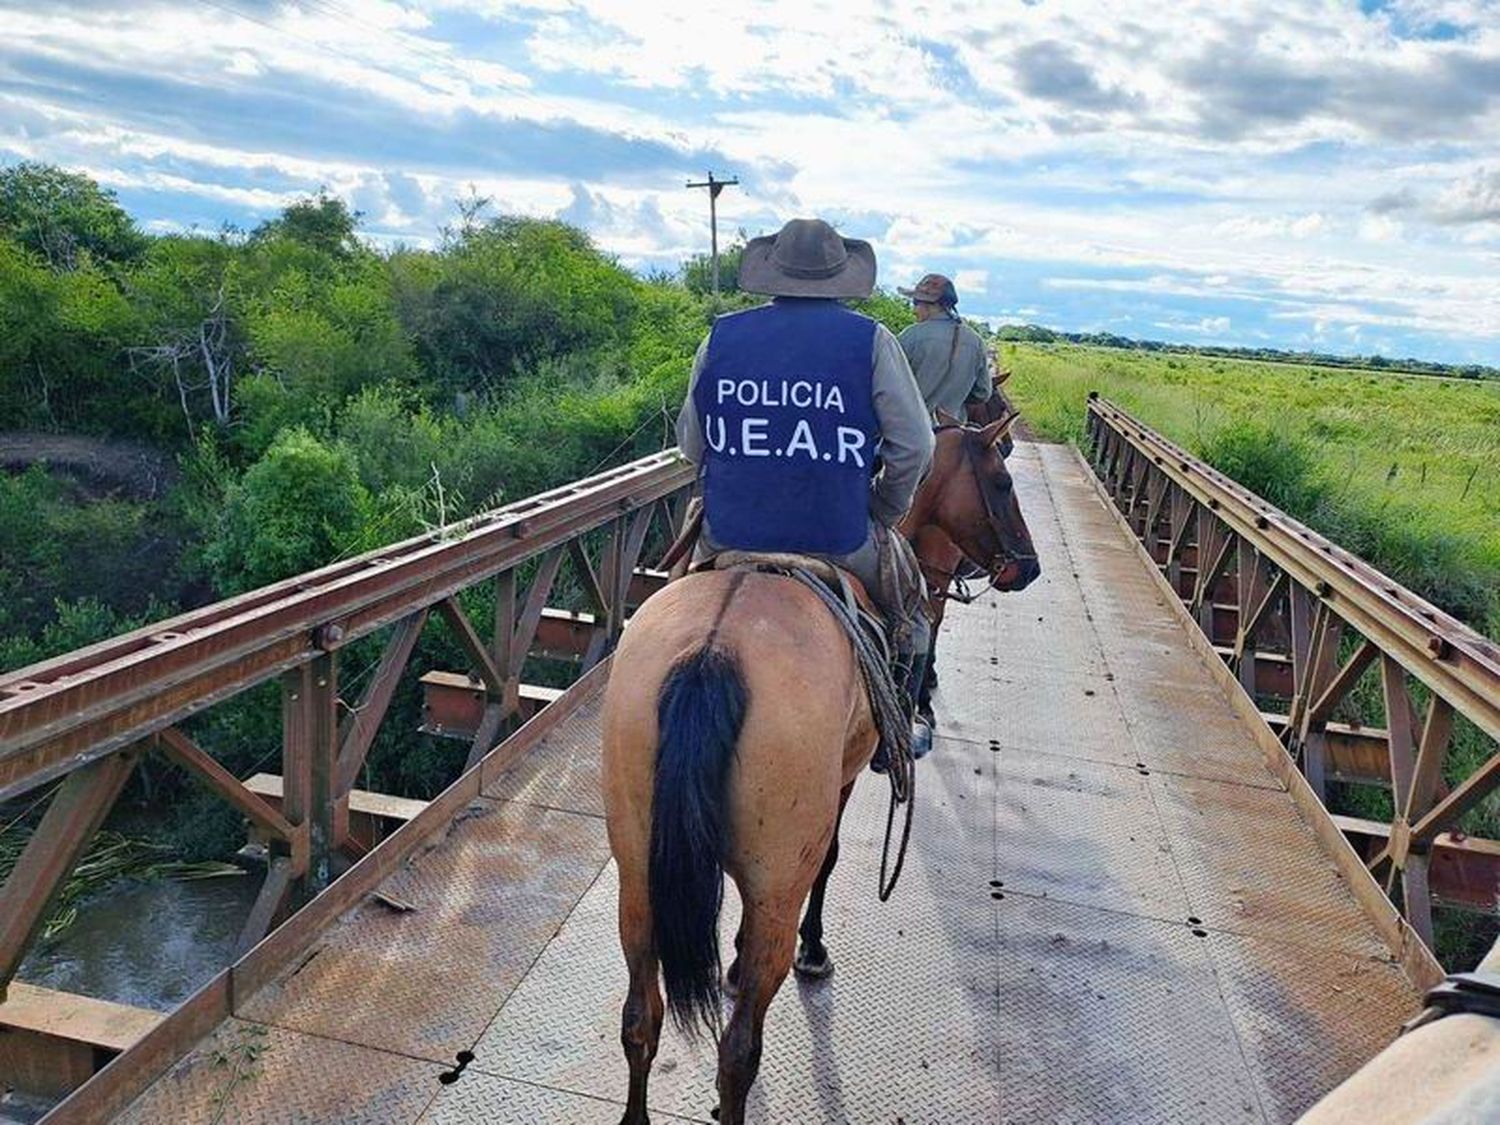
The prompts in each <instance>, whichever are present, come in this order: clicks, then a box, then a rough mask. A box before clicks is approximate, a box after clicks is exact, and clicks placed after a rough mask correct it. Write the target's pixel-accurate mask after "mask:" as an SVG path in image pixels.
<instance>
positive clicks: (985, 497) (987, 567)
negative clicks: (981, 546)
mask: <svg viewBox="0 0 1500 1125" xmlns="http://www.w3.org/2000/svg"><path fill="white" fill-rule="evenodd" d="M945 430H958V431H959V432H960V434H961V435H963V436H962V437H961V439H960V440H961V448H962V450H963V455H964V463H965V464H967V465H968V467H969V472H970V473H972V474H973V476H974V487H975V488H977V489H978V490H979V502H980V503H981V504H983V505H984V517H985V520H986V521H987V522H988V523H989V527H990V531H991V532H993V533H994V536H995V542H996V543H997V544H999V547H1000V549H999V550H998V551H996V552H995V553H994V554H993V555H991V556H990V558H989V559H988V560H987V561H985V562H980V561H979V560H977V559H969V556H968V555H964V558H965V559H968V561H969V562H971V563H973V564H974V565H975V566H977V567H979V568H980V569H981V570H983V571H984V572H985V574H986V575H988V576H989V578H990V580H991V581H992V582H993V581H994V580H995V579H996V578H998V577H999V576H1000V574H1001V573H1002V572H1003V571H1004V570H1005V568H1006V567H1007V566H1009V565H1010V564H1012V563H1026V562H1035V561H1036V555H1035V554H1025V553H1018V552H1015V551H1008V550H1006V548H1005V535H1004V533H1003V532H1002V530H1001V528H1002V526H1003V525H1002V524H1001V522H1000V519H999V517H998V516H996V515H995V508H994V505H993V504H992V503H991V502H990V494H989V490H988V489H987V488H986V487H985V481H984V475H983V474H982V473H981V472H980V471H979V462H978V460H977V458H976V457H975V452H974V443H973V442H971V441H969V439H968V435H969V434H974V433H978V432H979V431H978V429H977V428H976V427H973V426H967V425H964V424H963V423H961V422H945V423H942V424H939V425H937V426H934V427H933V432H934V433H942V432H943V431H945ZM955 545H956V544H955ZM919 561H920V560H919ZM924 565H925V564H924ZM931 569H932V570H934V571H935V572H936V573H937V574H939V575H940V576H941V577H942V578H943V579H945V583H944V584H945V585H947V584H948V583H951V584H952V588H951V589H949V590H946V591H944V592H941V593H932V594H931V595H929V596H930V597H931V598H932V599H933V600H947V601H955V602H958V603H959V604H960V605H968V604H969V603H970V602H972V601H974V600H975V599H976V598H978V597H980V596H981V594H982V593H983V591H973V590H970V589H969V586H968V582H967V580H966V579H965V578H964V577H963V575H961V574H960V573H959V572H958V571H955V570H944V569H943V568H942V567H940V566H934V567H931Z"/></svg>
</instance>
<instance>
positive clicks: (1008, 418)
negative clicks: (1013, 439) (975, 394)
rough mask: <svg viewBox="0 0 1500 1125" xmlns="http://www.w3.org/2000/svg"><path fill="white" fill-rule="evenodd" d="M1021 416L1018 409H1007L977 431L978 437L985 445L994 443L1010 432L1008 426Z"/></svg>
mask: <svg viewBox="0 0 1500 1125" xmlns="http://www.w3.org/2000/svg"><path fill="white" fill-rule="evenodd" d="M1020 416H1021V412H1020V411H1019V410H1009V411H1007V412H1006V413H1005V414H1004V416H1002V417H1000V418H997V419H996V420H995V421H993V422H991V423H990V424H989V425H988V426H986V427H985V428H984V429H982V430H980V431H979V439H980V440H981V441H983V442H984V444H985V445H994V444H995V443H996V442H997V441H999V440H1000V439H1001V438H1003V437H1004V436H1005V435H1006V434H1008V433H1010V428H1011V427H1012V426H1013V425H1015V424H1016V419H1017V418H1019V417H1020Z"/></svg>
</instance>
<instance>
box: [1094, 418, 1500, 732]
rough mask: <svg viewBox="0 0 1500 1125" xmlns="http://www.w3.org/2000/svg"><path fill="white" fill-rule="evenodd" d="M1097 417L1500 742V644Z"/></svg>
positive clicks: (1142, 432) (1159, 444) (1167, 450)
mask: <svg viewBox="0 0 1500 1125" xmlns="http://www.w3.org/2000/svg"><path fill="white" fill-rule="evenodd" d="M1088 410H1089V413H1090V414H1091V415H1093V416H1095V417H1097V418H1098V419H1099V423H1100V425H1101V426H1103V427H1104V428H1106V429H1113V430H1116V431H1117V432H1118V433H1120V434H1121V435H1122V436H1123V437H1124V438H1125V439H1126V440H1127V443H1128V444H1129V445H1130V447H1131V448H1139V449H1140V450H1141V453H1142V456H1144V457H1148V458H1149V457H1160V458H1161V460H1160V462H1159V464H1160V467H1161V469H1162V471H1163V472H1165V473H1167V474H1168V475H1170V476H1171V477H1172V479H1173V480H1175V481H1176V482H1177V483H1178V484H1179V485H1180V486H1182V487H1183V488H1185V489H1187V491H1188V492H1189V493H1191V494H1192V495H1193V497H1194V498H1195V499H1197V500H1199V501H1200V502H1201V503H1204V504H1208V505H1210V507H1212V508H1213V510H1214V512H1215V514H1216V515H1217V516H1218V518H1219V519H1220V520H1222V521H1223V522H1224V523H1225V524H1226V525H1227V526H1228V527H1229V528H1230V529H1231V530H1232V531H1233V532H1234V533H1235V534H1236V535H1240V536H1243V537H1245V538H1247V539H1248V540H1249V541H1250V542H1251V543H1253V544H1254V545H1255V547H1256V549H1257V550H1259V551H1260V552H1262V553H1263V554H1265V555H1266V556H1267V558H1268V559H1269V560H1270V561H1271V562H1272V563H1274V564H1275V565H1276V566H1277V567H1279V568H1280V569H1282V570H1285V571H1287V572H1288V574H1289V575H1290V577H1291V578H1292V580H1293V581H1296V582H1298V583H1300V584H1302V585H1303V586H1305V587H1307V588H1308V589H1311V590H1315V591H1317V592H1318V596H1319V597H1320V598H1323V599H1324V600H1326V601H1328V602H1329V604H1330V606H1331V608H1332V609H1333V610H1334V612H1335V613H1337V614H1338V615H1339V616H1340V617H1342V618H1344V620H1345V621H1347V622H1348V623H1349V624H1350V625H1352V626H1353V627H1354V628H1355V629H1356V630H1358V632H1359V633H1360V634H1361V635H1362V636H1364V637H1367V638H1369V639H1370V640H1371V641H1372V642H1373V643H1374V644H1376V645H1377V646H1378V647H1379V648H1380V650H1381V651H1382V652H1384V653H1386V654H1388V655H1389V656H1391V657H1392V658H1393V659H1394V660H1396V661H1397V662H1398V663H1400V664H1401V665H1402V667H1404V668H1405V669H1406V670H1407V671H1408V672H1409V673H1411V674H1412V675H1413V676H1415V677H1416V678H1417V679H1419V680H1421V681H1422V682H1423V683H1424V684H1426V685H1427V686H1428V687H1429V688H1431V689H1432V691H1433V692H1435V693H1436V694H1438V695H1440V696H1442V697H1443V698H1445V699H1447V700H1448V701H1449V702H1450V703H1452V704H1453V706H1454V707H1455V708H1456V709H1457V710H1458V711H1459V713H1461V714H1463V715H1465V716H1467V717H1468V718H1469V719H1470V720H1471V721H1472V722H1474V723H1475V725H1476V726H1478V727H1479V728H1480V730H1482V731H1484V732H1485V733H1486V734H1488V735H1489V736H1490V737H1491V738H1497V739H1500V646H1497V645H1496V644H1495V642H1493V641H1490V640H1489V639H1487V638H1486V637H1484V636H1482V635H1481V634H1479V633H1477V632H1475V631H1474V630H1473V629H1470V628H1469V627H1468V626H1466V625H1464V624H1463V623H1462V622H1461V621H1458V620H1457V619H1456V618H1454V617H1452V616H1450V615H1448V614H1446V613H1444V612H1442V611H1441V610H1439V609H1438V608H1437V607H1435V606H1433V605H1431V604H1430V603H1428V602H1427V601H1425V600H1423V599H1422V598H1420V597H1418V596H1417V595H1416V594H1414V593H1412V592H1411V591H1410V590H1408V589H1406V588H1405V587H1403V586H1401V585H1399V584H1398V583H1396V582H1395V581H1394V580H1393V579H1391V578H1390V577H1388V576H1387V575H1385V574H1382V573H1381V572H1380V571H1378V570H1377V569H1375V567H1373V566H1371V565H1370V564H1369V563H1367V562H1364V561H1363V560H1361V559H1359V558H1357V557H1356V556H1354V555H1352V554H1350V553H1349V552H1347V551H1345V550H1343V549H1342V548H1340V547H1338V546H1337V545H1335V544H1334V543H1332V542H1330V541H1329V540H1328V539H1326V538H1324V537H1323V536H1321V535H1319V534H1318V533H1317V532H1315V531H1313V530H1312V529H1311V528H1309V527H1307V526H1306V525H1304V524H1302V523H1300V522H1299V521H1297V520H1295V519H1293V518H1292V517H1291V516H1288V515H1287V514H1286V513H1285V512H1282V511H1281V510H1280V509H1278V508H1275V507H1273V506H1272V505H1271V504H1269V503H1268V502H1267V501H1265V500H1262V499H1261V498H1260V497H1258V496H1256V495H1255V494H1254V493H1252V492H1250V491H1249V490H1248V489H1246V488H1244V487H1243V486H1241V485H1239V484H1237V483H1236V482H1235V481H1233V480H1231V479H1230V478H1229V477H1227V476H1225V475H1224V474H1223V473H1220V472H1219V471H1218V470H1216V469H1214V468H1212V467H1211V466H1210V465H1208V464H1207V463H1206V462H1204V461H1201V460H1199V459H1198V458H1196V457H1194V456H1192V455H1191V454H1190V453H1188V452H1187V451H1186V450H1184V449H1182V448H1180V447H1179V446H1177V445H1175V444H1174V443H1172V442H1170V441H1168V440H1167V439H1166V438H1164V437H1162V436H1161V435H1160V434H1158V433H1156V432H1155V431H1154V430H1152V429H1150V428H1149V427H1147V426H1144V425H1142V424H1141V423H1140V422H1138V421H1137V420H1136V419H1134V418H1132V417H1131V416H1130V415H1129V414H1127V413H1125V411H1123V410H1121V409H1120V408H1119V407H1117V406H1115V405H1114V404H1112V403H1110V402H1108V401H1106V400H1104V399H1101V398H1097V397H1096V398H1091V399H1090V401H1089V404H1088Z"/></svg>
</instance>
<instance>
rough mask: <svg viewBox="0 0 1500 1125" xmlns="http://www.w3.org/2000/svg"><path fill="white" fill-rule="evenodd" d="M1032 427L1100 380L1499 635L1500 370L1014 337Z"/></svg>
mask: <svg viewBox="0 0 1500 1125" xmlns="http://www.w3.org/2000/svg"><path fill="white" fill-rule="evenodd" d="M1001 355H1002V359H1003V360H1004V362H1006V363H1007V364H1008V365H1009V366H1010V367H1011V369H1012V370H1013V371H1014V372H1015V375H1014V377H1013V378H1012V379H1011V381H1010V383H1009V384H1008V386H1007V389H1009V390H1011V391H1012V392H1013V394H1014V397H1015V399H1016V401H1017V403H1018V404H1019V405H1020V407H1021V409H1022V411H1023V412H1024V415H1025V418H1026V420H1027V421H1028V422H1029V423H1030V425H1031V426H1032V428H1033V430H1035V431H1036V432H1037V433H1038V434H1039V435H1041V436H1044V437H1051V438H1057V439H1074V440H1078V441H1081V440H1082V436H1083V417H1084V402H1085V399H1086V397H1087V394H1088V392H1089V391H1091V390H1097V391H1099V392H1100V393H1101V394H1103V395H1105V396H1106V397H1108V398H1111V399H1113V400H1114V401H1116V402H1118V403H1119V404H1120V405H1121V406H1123V407H1125V408H1126V409H1127V410H1130V411H1131V412H1132V413H1133V414H1135V415H1136V416H1137V417H1139V418H1140V419H1141V420H1142V421H1144V422H1146V423H1148V424H1149V425H1151V426H1154V427H1155V428H1157V429H1159V430H1160V431H1162V432H1163V433H1165V434H1166V435H1167V436H1168V437H1170V438H1172V439H1173V440H1175V441H1177V442H1179V443H1181V444H1183V445H1185V446H1187V447H1188V448H1189V449H1191V450H1193V451H1194V452H1195V453H1198V454H1199V455H1200V456H1203V457H1204V458H1205V459H1206V460H1208V461H1209V462H1211V463H1212V464H1214V465H1216V466H1217V467H1218V468H1220V469H1223V470H1224V471H1225V472H1227V473H1229V474H1230V475H1231V476H1234V477H1235V478H1236V479H1237V480H1240V481H1241V482H1242V483H1244V484H1245V485H1247V486H1249V487H1250V488H1252V489H1254V490H1255V491H1257V492H1259V493H1261V494H1262V495H1264V496H1266V497H1267V498H1268V499H1270V500H1272V501H1273V502H1275V503H1277V504H1279V505H1280V506H1281V507H1283V508H1285V509H1286V510H1288V511H1290V512H1291V513H1292V514H1293V515H1296V516H1297V517H1298V518H1300V519H1303V520H1304V521H1306V522H1307V523H1309V524H1310V525H1312V526H1313V527H1316V528H1317V529H1318V530H1320V531H1322V532H1324V533H1325V534H1327V535H1328V536H1329V537H1330V538H1332V539H1334V540H1335V541H1336V542H1338V543H1340V544H1342V545H1343V546H1345V547H1347V548H1348V549H1350V550H1352V551H1354V552H1356V553H1358V554H1359V555H1361V556H1363V557H1364V558H1367V559H1369V560H1370V561H1371V562H1373V563H1374V564H1375V565H1376V566H1378V567H1380V568H1381V569H1382V570H1384V571H1386V572H1387V573H1388V574H1390V575H1391V576H1392V577H1393V578H1395V579H1397V580H1398V581H1400V582H1402V583H1404V584H1405V585H1407V586H1410V587H1411V588H1412V589H1414V590H1416V591H1417V592H1418V593H1420V594H1422V595H1423V596H1424V597H1427V598H1428V599H1430V600H1431V601H1433V602H1435V603H1436V604H1437V605H1439V606H1441V607H1442V608H1444V609H1446V610H1448V611H1449V612H1450V613H1454V614H1455V615H1457V616H1459V617H1461V618H1462V619H1464V620H1465V621H1467V622H1468V623H1469V624H1471V625H1473V626H1474V627H1475V628H1477V629H1480V630H1481V631H1484V632H1487V633H1488V634H1489V635H1490V636H1492V637H1500V382H1491V381H1478V380H1461V379H1439V378H1433V377H1428V376H1416V375H1395V374H1390V373H1382V372H1376V371H1350V370H1343V369H1333V368H1317V367H1301V366H1295V365H1289V364H1274V363H1255V362H1249V361H1243V360H1229V359H1211V358H1207V357H1197V356H1186V355H1160V354H1145V353H1140V354H1138V353H1132V352H1126V351H1118V350H1113V349H1102V348H1084V347H1077V346H1072V345H1040V344H1006V345H1003V346H1002V353H1001Z"/></svg>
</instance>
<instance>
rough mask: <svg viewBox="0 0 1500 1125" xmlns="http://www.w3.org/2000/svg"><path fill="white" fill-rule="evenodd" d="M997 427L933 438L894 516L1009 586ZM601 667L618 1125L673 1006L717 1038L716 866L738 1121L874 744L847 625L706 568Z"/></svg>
mask: <svg viewBox="0 0 1500 1125" xmlns="http://www.w3.org/2000/svg"><path fill="white" fill-rule="evenodd" d="M1008 426H1009V420H1007V419H1002V420H1000V421H997V422H995V423H992V424H991V425H989V426H986V427H984V428H982V429H980V428H974V427H945V428H943V429H941V430H940V431H939V432H938V433H937V435H936V448H935V450H934V454H933V464H932V469H931V471H930V472H929V473H928V476H927V479H926V480H925V481H924V482H923V485H922V487H921V489H920V490H919V491H918V493H917V496H916V498H915V500H914V502H913V504H912V509H911V511H910V512H909V513H908V515H907V518H906V520H905V522H904V526H905V528H906V529H907V530H908V531H911V530H912V529H917V530H920V529H923V528H926V527H929V526H930V527H934V528H937V529H939V530H941V532H942V533H943V536H944V537H945V538H946V539H947V540H949V541H951V542H952V543H955V544H957V545H958V547H959V548H960V549H961V550H962V551H963V553H964V554H965V555H966V556H967V557H968V558H970V559H972V560H973V561H974V562H975V563H977V564H978V565H980V566H981V567H983V568H984V569H985V571H986V572H987V573H988V574H989V576H990V584H991V585H992V586H994V587H995V588H996V589H1001V590H1013V589H1020V588H1022V587H1024V586H1025V585H1027V584H1028V583H1030V582H1031V581H1032V579H1034V578H1035V577H1036V576H1037V574H1038V573H1040V568H1039V566H1038V564H1037V561H1036V556H1035V551H1034V550H1033V548H1032V544H1031V537H1030V534H1029V533H1028V532H1027V530H1026V525H1025V522H1024V521H1023V520H1022V518H1021V511H1020V508H1019V506H1018V505H1017V503H1016V498H1015V495H1014V492H1013V490H1012V488H1011V479H1010V474H1009V472H1008V471H1007V470H1006V467H1005V462H1004V459H1003V458H1002V457H1001V456H1000V454H999V452H998V450H997V449H996V444H997V442H999V440H1000V438H1001V437H1002V436H1003V434H1004V432H1005V430H1006V429H1007V428H1008ZM613 667H614V671H613V673H612V674H611V676H610V680H609V686H608V688H607V690H606V693H605V701H604V714H603V740H604V750H603V768H604V803H605V812H606V815H607V822H608V829H609V841H610V848H611V851H612V852H613V853H614V857H615V861H616V863H617V865H618V867H619V874H620V900H619V928H620V944H621V947H622V948H623V950H624V954H625V961H626V965H627V967H628V969H629V973H630V984H629V990H628V993H627V995H626V998H625V1004H624V1009H623V1012H622V1016H621V1033H620V1038H621V1043H622V1045H623V1047H624V1050H625V1057H626V1060H627V1062H628V1064H629V1071H630V1079H629V1093H628V1097H627V1104H626V1108H625V1113H624V1116H623V1117H622V1119H621V1121H622V1125H644V1123H645V1122H647V1121H648V1117H647V1109H646V1085H647V1080H648V1077H649V1074H650V1069H651V1063H652V1060H653V1059H654V1058H655V1055H656V1048H657V1042H658V1038H659V1035H660V1033H661V1025H662V1020H663V1017H664V1014H665V1011H667V1010H670V1011H671V1013H672V1016H673V1019H674V1021H675V1022H676V1023H677V1025H678V1026H679V1027H680V1028H681V1029H682V1030H683V1031H684V1032H685V1033H687V1034H689V1035H691V1034H694V1033H695V1032H697V1031H698V1030H700V1029H706V1030H708V1031H709V1033H710V1034H713V1033H716V1032H718V1031H719V1029H720V1027H721V1022H722V1014H721V1013H722V1000H723V993H724V983H723V978H722V975H721V961H720V956H719V935H718V919H719V911H720V906H721V904H722V901H723V893H724V875H725V873H728V875H729V876H730V878H732V879H733V880H734V881H735V884H736V886H737V887H738V890H739V895H740V901H741V904H742V907H743V917H742V921H741V925H740V934H739V937H738V938H737V939H736V945H737V947H739V956H738V958H737V960H736V962H735V964H734V966H733V967H732V968H731V975H732V977H733V979H734V985H735V988H734V992H735V999H734V1007H733V1011H732V1013H731V1015H730V1017H729V1021H728V1023H727V1025H724V1026H723V1031H722V1034H720V1035H719V1065H718V1089H719V1121H720V1123H721V1125H740V1123H741V1122H743V1120H744V1113H745V1099H746V1096H747V1094H748V1093H749V1090H750V1086H751V1084H752V1083H753V1082H754V1080H755V1075H756V1072H757V1070H758V1068H759V1065H760V1054H761V1036H762V1029H763V1027H764V1022H765V1015H766V1010H767V1008H769V1007H770V1004H771V1000H772V998H773V997H774V996H775V995H776V992H777V990H778V989H779V988H780V987H781V983H782V981H783V980H784V979H785V978H786V974H787V972H788V971H789V970H790V969H791V968H792V963H793V956H794V952H795V947H796V942H797V934H798V927H797V915H798V909H799V907H800V906H801V904H802V902H803V900H804V899H806V898H808V892H809V891H810V890H813V888H814V884H815V883H816V884H817V890H816V892H815V893H814V895H813V897H812V898H811V900H810V901H809V907H808V915H809V919H810V920H815V921H816V939H815V941H816V946H817V948H804V951H803V952H804V958H803V959H804V960H807V959H808V956H807V955H809V954H812V955H816V954H819V953H821V958H822V960H823V961H826V958H827V954H826V951H823V950H822V948H821V945H822V942H821V937H822V919H821V914H822V890H823V886H824V885H825V884H826V882H827V877H828V874H829V872H830V871H831V870H832V867H833V863H834V861H835V859H836V858H837V832H838V822H839V818H840V815H841V813H842V810H843V807H844V804H845V802H846V801H847V800H848V797H849V793H850V791H851V789H852V788H853V785H854V782H855V780H856V779H857V778H858V777H859V776H860V774H861V772H862V771H863V770H864V768H865V765H866V764H867V763H868V762H869V760H870V757H871V755H872V753H873V752H874V750H875V746H876V740H877V736H876V730H875V724H874V719H873V714H872V711H871V708H870V704H869V701H868V699H867V697H866V693H865V688H864V686H863V683H862V681H861V678H860V672H859V668H858V666H857V663H856V659H855V655H854V652H853V647H852V645H851V644H850V640H849V638H848V636H846V635H845V633H844V631H843V629H842V627H841V626H840V625H839V624H838V623H837V622H836V621H835V620H834V618H833V616H832V614H831V613H830V612H829V611H828V609H827V608H826V607H825V606H824V605H823V604H822V603H821V602H820V601H819V599H818V597H817V595H816V594H815V593H813V592H812V591H811V590H809V589H807V588H806V587H805V586H803V585H802V584H801V583H799V582H797V581H795V580H792V579H789V578H786V577H782V576H779V575H774V574H764V573H759V572H751V571H745V570H726V571H714V570H709V571H702V572H698V573H694V574H690V575H687V576H686V577H684V578H682V579H680V580H678V581H676V582H673V583H671V584H669V585H668V586H667V587H666V588H665V589H663V590H662V591H661V592H659V593H658V594H656V595H655V596H654V597H652V598H650V599H649V600H648V601H647V602H646V603H645V604H644V605H642V606H641V608H640V610H639V611H638V612H637V613H636V615H635V617H634V618H633V619H632V621H631V623H630V627H629V628H628V629H627V630H626V631H625V633H624V635H623V637H622V638H621V641H620V646H619V648H618V649H617V651H616V652H615V656H614V665H613ZM807 945H808V943H807V942H804V946H805V947H806V946H807ZM658 973H659V974H660V983H659V980H658ZM660 984H665V990H666V1002H665V1005H664V1004H663V1000H662V992H661V988H660Z"/></svg>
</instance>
